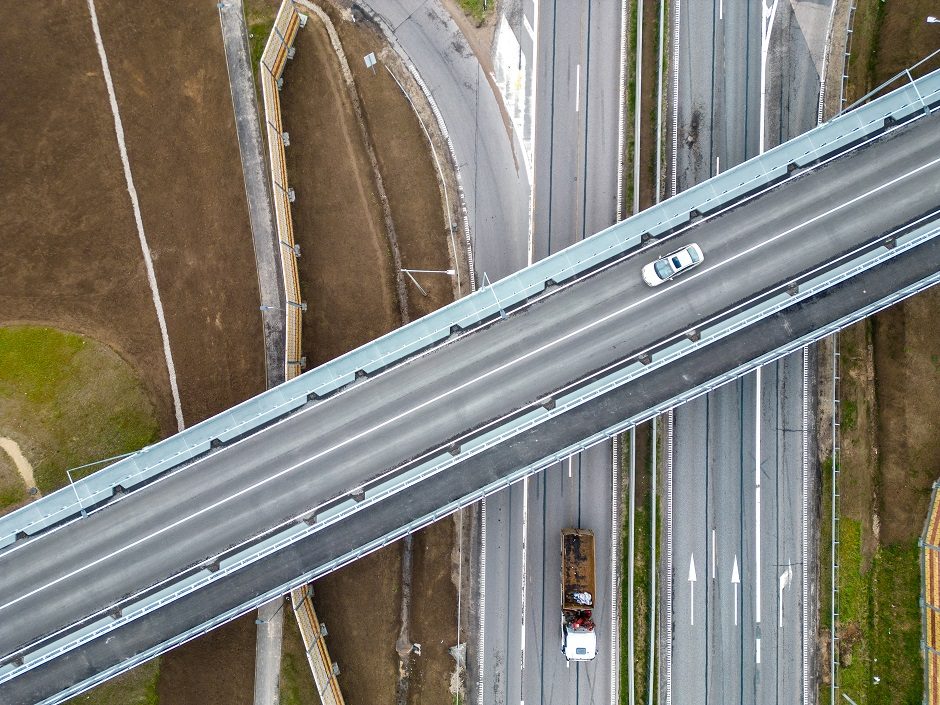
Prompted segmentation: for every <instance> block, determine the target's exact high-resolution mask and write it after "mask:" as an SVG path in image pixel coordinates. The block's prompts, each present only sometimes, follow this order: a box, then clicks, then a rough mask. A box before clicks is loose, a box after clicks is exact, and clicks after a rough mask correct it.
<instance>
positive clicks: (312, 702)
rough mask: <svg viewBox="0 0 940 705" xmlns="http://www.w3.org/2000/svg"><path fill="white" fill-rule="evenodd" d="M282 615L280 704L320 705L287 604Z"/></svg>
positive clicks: (294, 620) (293, 618)
mask: <svg viewBox="0 0 940 705" xmlns="http://www.w3.org/2000/svg"><path fill="white" fill-rule="evenodd" d="M285 611H286V614H285V615H284V647H283V650H282V651H281V682H280V703H281V705H320V698H319V696H318V695H317V688H316V686H315V685H314V683H313V676H312V675H310V665H309V664H308V663H307V655H306V654H305V653H304V642H303V638H302V637H301V636H300V628H299V627H298V626H297V619H296V618H295V617H294V615H293V613H292V612H291V610H290V607H289V606H288V607H287V608H286V609H285Z"/></svg>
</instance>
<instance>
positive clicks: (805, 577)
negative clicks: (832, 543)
mask: <svg viewBox="0 0 940 705" xmlns="http://www.w3.org/2000/svg"><path fill="white" fill-rule="evenodd" d="M802 465H803V467H802V472H803V480H802V482H803V537H802V538H803V550H802V554H803V570H802V571H801V575H800V580H801V582H802V586H801V587H802V594H803V600H802V604H801V609H802V612H803V614H802V618H803V619H802V622H803V634H802V646H803V702H804V703H807V704H808V703H809V702H810V699H809V643H808V641H809V639H808V635H809V606H808V594H809V570H808V567H807V561H808V558H807V556H808V553H807V551H808V550H809V535H808V529H807V519H808V512H809V509H808V505H809V484H808V483H809V474H808V472H809V471H808V466H809V346H804V347H803V458H802Z"/></svg>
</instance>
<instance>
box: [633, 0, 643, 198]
mask: <svg viewBox="0 0 940 705" xmlns="http://www.w3.org/2000/svg"><path fill="white" fill-rule="evenodd" d="M634 50H635V51H636V71H634V74H633V76H634V81H636V94H635V98H634V108H633V212H634V213H639V212H640V116H641V115H642V113H643V111H642V109H641V107H640V106H641V105H642V100H643V87H642V83H643V3H642V2H638V3H637V4H636V46H635V47H634Z"/></svg>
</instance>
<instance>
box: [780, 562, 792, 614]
mask: <svg viewBox="0 0 940 705" xmlns="http://www.w3.org/2000/svg"><path fill="white" fill-rule="evenodd" d="M792 579H793V566H792V565H787V569H786V570H785V571H783V572H782V573H781V574H780V591H779V594H778V596H777V604H778V605H780V610H779V611H780V621H779V626H780V628H781V629H782V628H783V589H784V588H785V587H787V586H788V585H789V584H790V581H791V580H792Z"/></svg>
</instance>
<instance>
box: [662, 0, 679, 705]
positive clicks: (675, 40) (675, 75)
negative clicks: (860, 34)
mask: <svg viewBox="0 0 940 705" xmlns="http://www.w3.org/2000/svg"><path fill="white" fill-rule="evenodd" d="M680 9H681V8H680V0H675V12H674V15H675V27H674V28H673V33H672V175H671V177H670V186H671V189H670V194H669V195H670V196H675V195H676V193H678V191H677V175H676V161H677V159H678V154H679V11H680ZM663 33H665V28H663ZM671 697H672V696H671V694H670V699H671ZM667 705H669V703H667Z"/></svg>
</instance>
